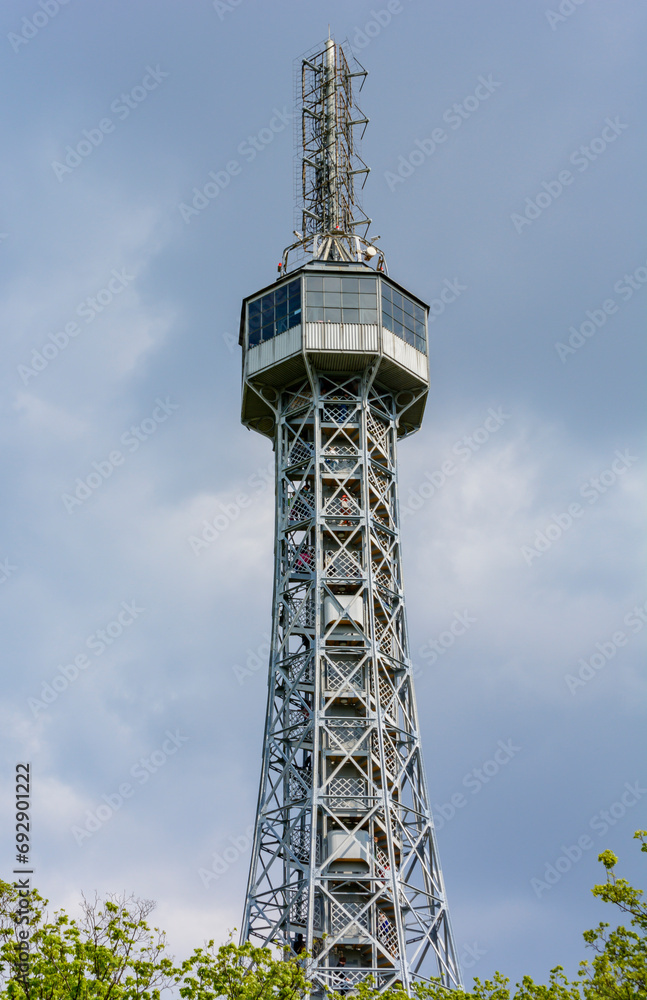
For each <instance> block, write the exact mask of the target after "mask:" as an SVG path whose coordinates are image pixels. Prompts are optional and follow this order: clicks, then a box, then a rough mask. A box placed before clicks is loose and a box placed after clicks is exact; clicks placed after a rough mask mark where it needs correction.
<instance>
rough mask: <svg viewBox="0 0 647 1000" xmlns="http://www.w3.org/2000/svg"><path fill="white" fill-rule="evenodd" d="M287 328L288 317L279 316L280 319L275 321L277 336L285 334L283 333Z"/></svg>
mask: <svg viewBox="0 0 647 1000" xmlns="http://www.w3.org/2000/svg"><path fill="white" fill-rule="evenodd" d="M287 328H288V317H287V315H286V316H281V318H280V319H277V321H276V333H277V335H278V334H279V333H285V331H286V330H287Z"/></svg>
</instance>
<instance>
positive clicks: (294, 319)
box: [288, 309, 301, 329]
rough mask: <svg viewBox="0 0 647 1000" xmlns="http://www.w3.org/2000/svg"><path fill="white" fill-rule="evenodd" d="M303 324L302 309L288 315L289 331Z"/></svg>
mask: <svg viewBox="0 0 647 1000" xmlns="http://www.w3.org/2000/svg"><path fill="white" fill-rule="evenodd" d="M300 322H301V309H295V310H294V311H293V312H290V313H289V314H288V329H289V328H290V327H293V326H298V325H299V323H300Z"/></svg>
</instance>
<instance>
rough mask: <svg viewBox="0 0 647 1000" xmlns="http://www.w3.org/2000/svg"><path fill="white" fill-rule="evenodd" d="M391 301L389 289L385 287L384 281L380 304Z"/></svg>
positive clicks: (384, 282)
mask: <svg viewBox="0 0 647 1000" xmlns="http://www.w3.org/2000/svg"><path fill="white" fill-rule="evenodd" d="M390 301H391V287H390V285H387V283H386V281H383V282H382V302H390Z"/></svg>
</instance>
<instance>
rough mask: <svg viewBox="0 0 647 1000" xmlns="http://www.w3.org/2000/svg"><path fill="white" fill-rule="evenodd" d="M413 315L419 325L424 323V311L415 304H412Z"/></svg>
mask: <svg viewBox="0 0 647 1000" xmlns="http://www.w3.org/2000/svg"><path fill="white" fill-rule="evenodd" d="M413 315H414V317H415V318H416V319H417V320H418V322H419V323H424V321H425V310H424V309H423V308H422V306H417V305H416V304H415V302H414V304H413Z"/></svg>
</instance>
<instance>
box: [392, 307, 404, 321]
mask: <svg viewBox="0 0 647 1000" xmlns="http://www.w3.org/2000/svg"><path fill="white" fill-rule="evenodd" d="M393 319H394V320H395V321H396V322H397V323H400V324H401V323H402V321H403V319H404V313H403V312H402V310H401V309H400V308H399V307H398V306H393Z"/></svg>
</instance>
